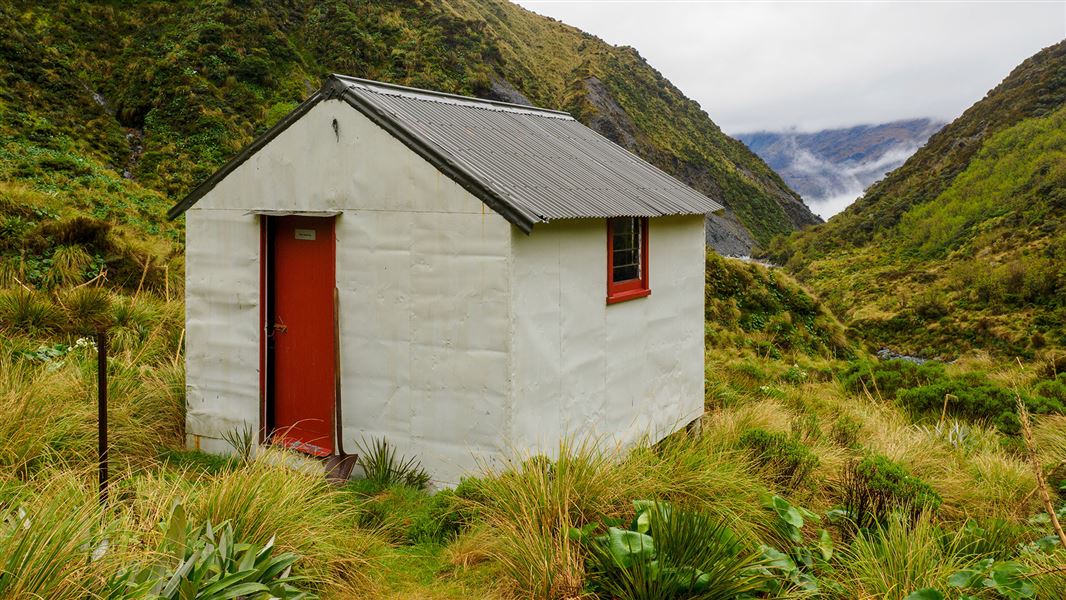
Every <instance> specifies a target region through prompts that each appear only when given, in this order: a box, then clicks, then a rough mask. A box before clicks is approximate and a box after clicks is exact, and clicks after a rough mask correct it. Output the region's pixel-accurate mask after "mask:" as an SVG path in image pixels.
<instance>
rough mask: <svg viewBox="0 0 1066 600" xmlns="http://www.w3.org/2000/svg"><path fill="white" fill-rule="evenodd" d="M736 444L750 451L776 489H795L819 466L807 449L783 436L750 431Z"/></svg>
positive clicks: (761, 430)
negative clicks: (780, 487) (778, 487)
mask: <svg viewBox="0 0 1066 600" xmlns="http://www.w3.org/2000/svg"><path fill="white" fill-rule="evenodd" d="M739 443H740V445H741V446H742V447H744V448H747V449H748V450H750V451H751V453H752V456H754V457H755V461H756V463H758V465H759V466H760V467H762V468H763V469H765V470H766V474H767V478H768V479H769V480H770V481H772V482H773V483H774V484H775V485H778V486H782V487H787V488H794V487H797V486H799V485H801V484H802V483H803V482H804V480H805V479H806V478H807V476H808V475H809V474H810V473H811V471H812V470H814V468H815V467H817V466H818V457H817V456H816V455H815V454H814V453H813V452H811V450H810V448H808V447H807V446H805V445H804V444H803V443H802V442H799V441H797V440H794V439H792V438H790V437H789V436H787V435H785V434H783V433H771V432H769V431H765V430H763V429H749V430H748V431H745V432H744V434H743V435H741V436H740V440H739Z"/></svg>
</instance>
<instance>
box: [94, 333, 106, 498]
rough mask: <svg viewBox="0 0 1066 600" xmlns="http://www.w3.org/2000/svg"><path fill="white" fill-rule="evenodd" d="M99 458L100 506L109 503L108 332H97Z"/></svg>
mask: <svg viewBox="0 0 1066 600" xmlns="http://www.w3.org/2000/svg"><path fill="white" fill-rule="evenodd" d="M96 411H97V412H96V421H97V432H96V437H97V457H98V458H99V461H100V504H106V503H107V330H106V329H102V328H101V329H99V330H97V332H96Z"/></svg>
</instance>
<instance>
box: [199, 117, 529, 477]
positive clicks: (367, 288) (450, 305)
mask: <svg viewBox="0 0 1066 600" xmlns="http://www.w3.org/2000/svg"><path fill="white" fill-rule="evenodd" d="M334 119H336V123H337V133H336V134H335V133H334V128H333V122H334ZM255 210H303V211H338V212H340V213H341V214H340V215H339V216H338V217H337V287H338V292H339V298H340V309H339V317H340V328H341V345H340V352H341V364H340V369H341V377H342V413H343V438H344V439H343V444H344V448H345V450H347V451H348V452H352V451H354V446H355V442H356V441H357V440H359V439H360V438H362V437H363V436H367V437H370V436H385V437H387V438H388V439H389V440H390V441H392V442H393V443H394V444H395V445H396V446H397V447H398V449H399V451H400V452H401V453H405V454H417V455H418V456H419V457H420V458H421V460H422V462H423V464H424V465H425V466H426V467H427V469H429V470H430V472H431V473H433V475H434V476H435V477H436V478H438V479H439V480H441V481H445V482H454V481H457V480H458V475H459V474H460V473H462V472H464V471H466V470H468V469H471V468H473V467H474V466H475V465H476V462H477V460H493V459H494V458H495V457H497V456H498V454H499V453H500V452H501V450H503V449H504V448H505V447H506V440H505V439H504V438H505V435H502V433H503V432H504V431H505V430H506V427H505V423H506V419H507V411H508V406H509V397H510V390H509V386H510V381H509V377H508V374H509V370H508V368H507V361H508V352H509V347H510V335H509V333H510V330H509V328H508V322H509V312H508V311H509V306H510V305H509V301H508V298H509V294H510V290H509V282H510V277H509V269H510V262H509V261H510V237H511V226H510V225H509V224H508V223H507V222H506V221H505V220H504V219H503V218H502V217H500V216H499V215H498V214H496V213H495V212H493V211H491V210H488V209H487V208H486V207H485V206H484V204H483V203H482V202H481V201H480V200H478V199H476V198H474V197H473V196H471V195H470V194H469V193H468V192H466V191H465V190H463V189H462V188H461V187H459V186H458V185H457V184H456V183H455V182H453V181H452V180H451V179H449V178H447V177H445V176H444V175H442V174H440V172H439V171H438V170H437V169H436V168H434V167H433V166H432V165H430V164H429V163H427V162H425V161H424V160H423V159H421V158H420V157H418V156H417V155H415V154H414V153H412V152H410V151H409V150H408V149H407V148H406V147H405V146H403V145H402V144H401V143H400V142H399V141H397V140H396V139H395V138H393V137H392V136H391V135H389V134H388V133H387V132H385V131H384V130H382V129H380V128H378V127H377V126H376V125H373V124H372V123H370V122H369V121H368V120H367V119H366V118H365V117H364V116H362V115H361V114H359V113H358V112H356V111H354V110H352V109H351V108H350V107H348V106H347V105H345V104H342V103H340V102H338V101H327V102H323V103H322V104H320V105H318V106H316V107H315V108H313V109H312V110H311V111H310V112H309V113H308V114H307V115H305V116H304V117H303V118H302V119H301V120H300V121H298V122H297V123H296V124H294V125H293V126H291V127H290V128H289V129H287V130H286V131H284V132H283V133H282V134H280V135H279V136H278V137H277V138H276V139H275V140H273V141H272V142H271V143H270V144H269V145H267V146H266V147H265V148H264V149H262V150H261V151H260V152H258V153H257V154H255V155H254V156H253V157H251V158H250V159H249V160H248V161H247V162H245V163H244V164H243V165H241V166H240V167H238V168H237V169H236V170H235V171H233V172H232V173H231V174H230V175H229V176H228V177H227V178H226V179H224V180H223V181H222V182H221V183H219V184H218V186H216V187H215V188H214V189H213V190H212V191H211V192H210V193H209V194H208V195H207V196H205V197H204V198H203V199H202V200H201V201H200V202H199V203H198V204H197V205H196V206H195V207H194V208H192V209H191V210H190V211H189V212H188V213H187V215H188V216H187V218H188V225H187V226H188V229H189V232H190V233H189V238H188V241H189V243H188V263H187V271H188V273H189V274H190V275H189V277H188V279H189V285H188V287H187V296H188V299H189V304H188V308H187V310H188V314H187V320H188V323H189V331H188V353H187V364H188V374H187V386H188V391H189V394H188V397H189V409H190V410H189V416H188V418H187V426H188V433H189V434H190V437H191V439H192V440H196V441H198V442H199V444H200V445H201V446H202V447H204V448H206V449H211V450H223V449H224V448H222V445H221V444H220V443H219V442H218V441H217V438H218V436H219V435H220V434H221V433H222V432H223V431H225V430H226V429H227V428H232V427H236V426H239V425H240V424H241V422H242V419H243V421H244V422H247V423H249V424H252V425H253V426H256V427H257V426H258V419H259V396H258V365H259V354H258V353H259V304H258V295H259V225H258V218H259V217H257V216H256V215H254V214H250V211H255ZM231 232H232V233H231ZM235 295H239V296H240V297H241V299H240V301H239V302H234V301H233V299H234V296H235ZM475 457H478V458H477V459H475Z"/></svg>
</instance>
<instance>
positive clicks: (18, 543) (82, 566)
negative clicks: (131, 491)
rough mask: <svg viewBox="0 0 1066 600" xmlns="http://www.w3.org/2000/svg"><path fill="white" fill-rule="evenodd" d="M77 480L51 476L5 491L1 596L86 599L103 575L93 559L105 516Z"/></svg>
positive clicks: (70, 476)
mask: <svg viewBox="0 0 1066 600" xmlns="http://www.w3.org/2000/svg"><path fill="white" fill-rule="evenodd" d="M81 490H82V488H81V486H80V481H79V480H78V477H77V476H76V475H74V474H70V473H67V474H53V476H52V477H49V478H42V479H38V480H34V481H33V485H32V486H24V487H20V488H18V489H8V490H6V492H7V494H6V495H8V498H6V501H5V502H3V503H2V512H3V519H2V520H0V597H2V598H36V599H41V600H52V599H56V600H58V599H66V598H76V597H87V596H89V595H90V589H91V584H92V583H93V582H95V581H96V580H97V579H98V577H99V576H100V574H101V572H102V570H101V568H100V566H101V564H102V563H100V562H98V561H94V560H91V556H92V554H93V551H94V550H97V549H98V548H99V545H100V543H101V541H102V540H103V539H104V537H105V530H104V519H103V513H102V511H101V510H100V508H99V507H98V505H97V504H96V502H95V501H88V502H86V501H85V497H84V495H83V494H82V493H81Z"/></svg>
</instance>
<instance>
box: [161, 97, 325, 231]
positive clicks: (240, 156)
mask: <svg viewBox="0 0 1066 600" xmlns="http://www.w3.org/2000/svg"><path fill="white" fill-rule="evenodd" d="M325 92H327V88H326V86H323V88H322V90H320V91H318V92H315V93H314V94H312V95H311V97H310V98H308V99H307V100H304V101H303V102H301V103H300V105H299V106H297V107H296V108H295V109H293V111H292V112H290V113H289V114H287V115H285V116H284V117H282V119H281V120H280V121H278V122H277V123H275V124H274V126H273V127H271V128H270V129H267V130H266V132H264V133H263V134H262V135H260V136H259V137H257V138H255V139H254V140H252V142H251V143H250V144H248V145H247V146H245V147H244V149H243V150H241V151H240V152H238V153H237V155H236V156H234V157H233V158H231V159H229V161H227V162H226V164H224V165H222V166H221V167H220V168H219V169H218V170H217V171H215V172H214V173H212V174H211V176H210V177H208V178H207V179H205V180H204V181H203V182H202V183H200V185H198V186H196V187H195V188H193V189H192V191H191V192H189V193H188V194H186V195H185V197H184V198H182V199H181V201H180V202H178V203H177V204H175V205H174V206H172V207H170V210H168V211H167V219H171V220H173V219H176V218H178V217H180V216H181V215H182V214H183V213H184V212H185V211H187V210H189V209H190V208H192V206H193V205H194V204H196V203H197V202H198V201H199V200H200V198H203V197H204V196H206V195H207V193H208V192H210V191H211V190H212V189H214V187H215V186H216V185H218V183H219V182H220V181H222V180H223V179H225V178H226V176H227V175H229V174H230V173H231V172H233V171H234V170H235V169H236V168H237V167H239V166H241V165H242V164H244V162H245V161H246V160H248V159H249V158H251V157H252V155H254V154H255V153H256V152H258V151H259V150H260V149H261V148H263V146H266V145H267V144H269V143H270V142H271V141H272V140H273V139H274V138H276V137H278V135H280V134H281V132H283V131H285V130H286V129H288V128H289V126H290V125H292V124H293V123H295V122H296V121H298V120H299V119H300V117H302V116H304V115H305V114H307V112H308V111H310V110H311V109H312V108H314V106H315V105H316V104H318V103H319V102H321V101H322V100H325V99H327V97H326V95H325Z"/></svg>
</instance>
